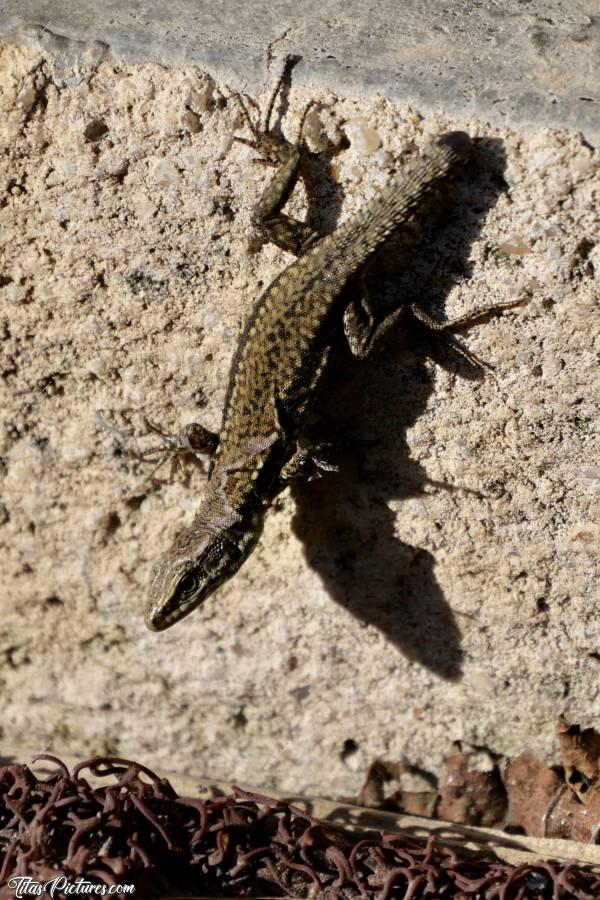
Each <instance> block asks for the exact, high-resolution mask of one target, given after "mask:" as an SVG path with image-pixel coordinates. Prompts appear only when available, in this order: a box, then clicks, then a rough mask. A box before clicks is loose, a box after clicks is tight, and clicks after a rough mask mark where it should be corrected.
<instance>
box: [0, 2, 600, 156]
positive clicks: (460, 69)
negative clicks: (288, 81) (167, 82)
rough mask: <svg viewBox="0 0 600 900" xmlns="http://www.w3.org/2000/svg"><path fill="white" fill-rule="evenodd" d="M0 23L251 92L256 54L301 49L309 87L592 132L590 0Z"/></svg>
mask: <svg viewBox="0 0 600 900" xmlns="http://www.w3.org/2000/svg"><path fill="white" fill-rule="evenodd" d="M1 34H6V35H11V36H16V37H17V39H21V40H23V39H25V40H30V41H33V42H38V41H40V40H41V41H42V43H43V45H44V46H46V47H47V48H48V49H49V50H52V51H53V52H56V53H58V54H59V55H60V56H62V57H63V58H68V57H69V56H70V55H71V53H72V48H73V43H72V42H73V41H75V42H82V41H83V42H85V41H88V42H89V41H96V42H98V41H100V42H103V43H104V44H105V45H107V46H109V47H111V48H112V50H113V52H114V53H115V54H116V55H117V56H118V57H119V58H121V59H123V60H125V61H127V62H140V61H151V62H160V63H163V64H165V65H173V64H183V63H194V64H196V65H202V66H205V67H208V68H209V69H210V71H211V72H212V73H213V74H214V75H215V76H216V77H217V78H219V79H221V80H223V79H224V80H225V81H227V82H228V83H230V84H233V85H234V86H235V87H236V88H238V89H240V88H243V89H245V90H249V91H250V92H251V93H256V92H257V91H258V90H259V89H260V85H261V82H262V79H263V77H264V65H265V57H266V56H267V55H269V54H271V53H276V54H280V55H281V54H283V53H285V52H292V53H299V54H300V55H301V56H302V58H303V63H302V64H301V65H300V66H299V67H298V69H297V72H296V80H297V82H298V83H301V82H303V83H304V84H306V85H307V86H308V88H309V89H314V88H315V87H319V88H322V87H323V86H324V85H326V86H327V87H329V88H330V89H331V90H333V91H335V92H336V93H337V94H343V95H347V96H348V97H353V96H361V97H366V96H367V95H370V96H374V95H377V94H382V95H383V96H385V97H389V98H391V99H397V100H401V101H403V102H406V101H409V102H411V103H413V105H417V106H418V107H419V109H420V110H421V111H423V112H428V113H430V112H434V111H438V110H440V109H443V110H445V111H446V112H447V113H448V114H450V115H461V116H464V115H467V114H477V115H479V116H480V117H481V118H484V119H485V120H486V121H490V122H492V124H494V125H500V126H504V125H507V124H508V125H511V126H513V127H514V126H517V125H518V126H522V125H524V124H528V123H538V124H545V125H550V126H554V127H556V126H566V127H571V128H576V129H579V130H581V131H582V132H583V133H584V134H585V136H586V138H587V139H588V140H590V141H592V142H598V141H600V114H599V111H600V87H599V84H598V59H600V17H599V16H598V2H597V0H468V2H466V0H447V2H445V3H440V2H439V0H416V2H415V0H411V2H400V3H399V2H398V0H379V2H378V3H377V4H373V3H366V2H365V0H346V2H344V3H339V2H338V0H303V2H302V3H297V2H295V0H257V2H253V3H246V2H242V0H228V2H227V3H221V4H215V3H212V2H209V0H170V2H169V3H164V2H162V0H144V2H143V3H140V2H128V3H123V2H122V0H104V2H103V3H101V4H93V3H87V2H84V0H61V2H60V3H59V4H57V3H56V2H54V0H4V2H3V3H2V5H1V6H0V35H1ZM64 36H66V37H68V38H70V39H71V44H69V43H68V42H65V40H64Z"/></svg>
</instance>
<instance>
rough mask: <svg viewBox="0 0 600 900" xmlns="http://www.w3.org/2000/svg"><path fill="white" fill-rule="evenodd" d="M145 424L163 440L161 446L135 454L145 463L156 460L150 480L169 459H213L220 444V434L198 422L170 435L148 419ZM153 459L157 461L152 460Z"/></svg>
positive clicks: (191, 423)
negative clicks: (191, 457)
mask: <svg viewBox="0 0 600 900" xmlns="http://www.w3.org/2000/svg"><path fill="white" fill-rule="evenodd" d="M145 423H146V427H147V428H148V429H149V430H150V431H153V432H154V433H155V434H159V435H160V436H161V437H162V439H163V441H162V443H161V444H155V445H154V446H153V447H147V448H146V449H145V450H141V451H140V452H138V453H136V454H135V455H136V457H137V458H138V459H140V460H143V461H146V460H150V461H151V462H154V461H155V460H156V461H155V465H154V468H153V469H152V471H151V472H150V474H149V475H148V476H147V478H148V480H149V479H150V478H152V476H153V475H154V474H155V472H157V471H158V469H160V467H161V466H162V465H164V463H165V462H166V461H167V460H168V459H169V457H171V458H172V457H175V458H176V459H179V460H180V459H181V457H182V456H185V455H186V454H189V455H191V456H194V457H196V459H199V458H200V457H201V456H208V457H210V458H211V459H212V458H213V457H214V455H215V453H216V450H217V446H218V444H219V436H218V434H215V433H214V432H213V431H209V430H208V428H205V427H204V426H203V425H200V424H199V423H198V422H190V423H189V424H188V425H184V426H183V428H181V429H180V430H179V431H178V432H177V433H176V434H168V433H167V432H165V431H163V430H162V428H160V427H159V426H158V425H156V424H155V423H154V422H151V421H150V420H149V419H148V418H146V419H145ZM152 457H154V458H155V460H152V459H151V458H152ZM157 457H158V458H157Z"/></svg>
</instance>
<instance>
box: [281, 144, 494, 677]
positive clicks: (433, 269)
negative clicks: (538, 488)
mask: <svg viewBox="0 0 600 900" xmlns="http://www.w3.org/2000/svg"><path fill="white" fill-rule="evenodd" d="M475 150H476V154H475V162H474V164H473V168H472V170H471V171H470V172H469V175H468V177H467V176H464V177H463V178H462V179H459V183H458V186H457V192H458V194H459V196H460V194H461V192H462V194H463V197H464V200H465V201H466V204H468V205H466V208H465V210H464V211H462V210H461V208H460V205H458V206H456V205H455V206H453V207H452V211H451V212H450V211H448V210H446V211H445V213H444V215H443V216H438V217H437V221H436V222H435V223H434V224H433V225H432V226H430V227H429V228H428V229H427V230H426V232H424V233H422V234H421V235H420V236H418V237H417V238H416V240H415V235H414V233H413V234H411V235H409V238H408V239H409V243H410V246H409V247H408V249H407V248H406V247H405V248H404V249H405V250H406V251H407V252H405V253H404V258H405V259H406V257H409V259H410V262H409V264H408V265H407V266H406V268H405V269H404V270H403V272H402V273H400V274H390V273H389V272H388V273H387V275H386V276H385V282H386V290H385V292H384V293H385V296H386V297H387V299H386V300H384V306H386V305H389V306H390V307H393V306H397V305H398V303H399V302H402V301H400V300H399V297H402V298H403V301H404V302H407V301H408V302H410V301H413V300H414V301H417V300H420V299H421V298H419V297H418V296H416V294H415V290H414V284H415V283H421V284H422V283H424V282H425V283H427V294H428V297H427V306H428V307H429V306H433V307H434V308H435V307H440V306H442V307H443V301H444V299H445V297H446V296H447V294H448V293H449V291H450V289H451V288H452V287H453V286H454V285H455V284H456V283H457V281H459V280H461V279H463V278H464V277H466V276H468V275H469V274H470V269H471V266H470V264H469V262H468V258H469V251H470V247H471V244H472V243H473V241H474V240H475V238H476V236H477V234H478V233H479V231H480V230H481V225H482V220H483V217H484V215H485V213H486V212H487V210H488V209H489V208H490V207H491V206H492V205H493V204H494V202H495V201H496V199H497V197H498V195H499V193H500V192H501V191H502V190H503V189H504V188H505V183H504V181H503V178H502V171H503V168H504V152H503V149H502V145H501V143H500V141H497V140H493V139H485V140H479V141H477V142H476V148H475ZM467 192H468V193H467ZM452 196H455V192H454V191H453V192H452ZM403 240H406V235H405V236H404V238H403ZM389 247H390V244H388V253H387V259H388V260H389V258H390V252H389ZM440 259H442V260H443V261H444V263H443V265H442V266H441V267H440V264H439V260H440ZM385 268H389V267H388V266H386V267H385ZM385 312H387V309H383V314H385ZM407 324H408V322H407ZM429 335H431V332H429V331H427V330H426V329H424V328H423V327H422V326H421V325H419V324H417V323H415V324H414V325H413V324H410V325H408V327H406V328H402V327H401V325H400V327H394V329H393V331H392V333H391V334H390V335H389V336H386V339H385V341H384V347H382V348H381V350H383V351H384V352H378V353H377V354H376V355H374V357H373V358H370V359H369V360H367V361H366V363H363V362H359V361H357V360H355V359H354V358H353V357H352V356H351V354H350V352H349V351H348V350H347V349H345V348H343V347H339V348H337V350H336V360H335V364H334V365H333V366H332V367H331V371H330V374H329V376H328V378H327V380H326V382H325V385H324V387H323V390H322V392H321V393H320V396H319V402H318V412H319V414H321V413H323V414H324V420H325V421H326V422H328V425H327V430H328V432H332V431H333V432H334V436H335V433H337V435H338V437H339V433H340V431H341V432H342V433H344V432H345V433H348V432H350V433H352V434H355V435H358V436H359V438H358V442H357V443H358V448H359V449H358V452H357V449H356V446H355V448H354V451H353V452H352V453H351V454H346V456H347V458H346V459H345V460H336V462H338V463H341V465H340V470H339V471H338V472H335V473H327V474H326V475H325V476H324V477H323V478H321V479H318V480H315V481H313V482H308V483H306V482H304V483H301V482H299V483H296V484H295V485H294V486H293V488H292V493H293V496H294V499H295V502H296V511H295V515H294V518H293V523H292V528H293V531H294V533H295V534H296V535H297V536H298V537H299V538H300V540H301V541H302V543H303V546H304V553H305V556H306V558H307V560H308V562H309V564H310V565H311V567H312V568H314V569H315V570H316V571H317V572H318V573H319V575H320V577H321V579H322V581H323V583H324V584H325V586H326V589H327V591H328V592H329V593H330V595H331V596H332V598H333V599H334V600H335V601H336V602H337V603H339V604H340V605H342V606H344V607H345V608H346V609H348V610H349V611H350V612H351V613H352V614H353V615H354V616H356V617H357V618H358V619H360V620H361V621H362V622H364V623H365V624H368V625H372V626H374V627H375V628H377V629H378V630H380V631H381V632H382V633H383V634H384V635H385V636H386V637H387V639H388V640H389V641H390V643H391V644H393V645H394V646H396V647H397V648H398V650H400V651H401V652H402V653H403V654H404V655H405V656H406V657H407V658H408V659H410V660H412V661H414V662H416V663H418V664H420V665H423V666H425V667H427V668H428V669H430V670H431V671H432V672H433V673H435V674H436V675H437V676H439V677H441V678H444V679H447V680H457V679H459V678H460V676H461V674H462V663H463V658H464V654H463V651H462V646H461V632H460V628H459V625H458V622H457V619H456V616H455V614H454V613H453V611H452V609H451V608H450V606H449V604H448V602H447V601H446V599H445V597H444V594H443V591H442V589H441V587H440V585H439V584H438V582H437V580H436V577H435V574H434V566H435V559H434V557H433V555H432V554H431V553H430V552H429V551H427V550H425V549H422V548H419V547H414V546H411V545H410V544H408V543H406V542H404V541H401V540H399V539H398V537H397V536H396V534H395V526H396V515H395V513H394V512H393V511H392V510H391V509H390V508H389V506H388V504H389V502H390V501H394V502H395V503H396V502H397V501H402V500H406V499H408V498H411V497H418V496H419V495H422V493H423V486H424V485H425V484H426V483H427V475H426V472H425V470H424V469H423V467H422V466H421V465H420V464H419V463H418V462H416V461H415V460H413V459H411V456H410V450H409V447H408V444H407V440H406V430H407V429H408V428H409V427H410V426H411V425H412V424H413V423H414V422H415V421H416V420H417V418H418V417H419V416H420V415H421V414H422V413H423V411H424V410H425V408H426V405H427V402H428V399H429V397H430V395H431V393H432V391H433V376H432V373H431V372H430V371H429V370H428V369H427V368H426V367H425V365H424V363H423V355H424V354H423V349H424V347H425V346H426V343H427V341H428V340H429ZM423 338H425V340H423ZM433 355H434V356H437V354H436V353H434V354H433ZM437 361H438V362H440V363H441V364H442V365H443V366H444V367H447V368H449V369H450V370H451V371H454V372H457V373H458V375H459V376H462V377H466V378H471V379H473V378H480V377H481V372H480V371H479V370H477V369H475V368H474V367H473V366H471V365H470V364H468V363H467V362H466V361H465V360H463V359H462V358H458V360H457V358H456V355H455V354H452V355H451V357H450V358H449V356H448V354H447V353H446V354H442V356H441V358H440V359H438V360H437ZM330 437H331V433H329V434H326V435H324V438H325V439H326V440H327V439H328V438H330ZM365 437H366V438H367V441H368V443H370V444H371V447H370V448H369V449H368V451H365V449H364V447H363V448H360V444H361V442H364V439H365ZM445 528H448V523H444V522H432V523H431V529H432V531H435V530H440V531H443V530H444V529H445Z"/></svg>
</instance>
